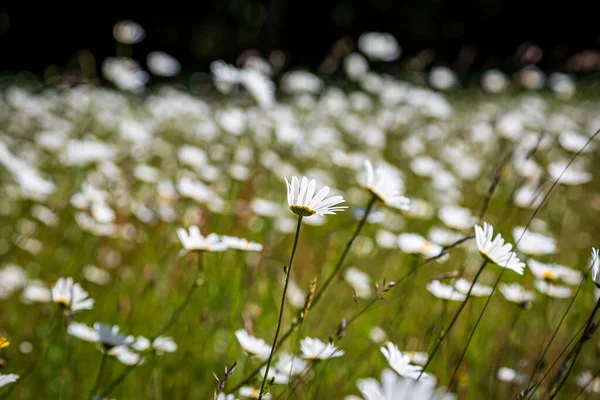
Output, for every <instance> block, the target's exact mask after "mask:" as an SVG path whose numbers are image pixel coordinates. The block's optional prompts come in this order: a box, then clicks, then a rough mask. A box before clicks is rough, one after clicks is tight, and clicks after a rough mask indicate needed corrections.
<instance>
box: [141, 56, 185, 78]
mask: <svg viewBox="0 0 600 400" xmlns="http://www.w3.org/2000/svg"><path fill="white" fill-rule="evenodd" d="M146 64H147V65H148V69H149V70H150V72H152V73H153V74H154V75H158V76H175V75H177V74H179V72H180V71H181V64H179V61H177V60H176V59H175V57H173V56H171V55H169V54H167V53H165V52H162V51H152V52H150V53H149V54H148V56H146Z"/></svg>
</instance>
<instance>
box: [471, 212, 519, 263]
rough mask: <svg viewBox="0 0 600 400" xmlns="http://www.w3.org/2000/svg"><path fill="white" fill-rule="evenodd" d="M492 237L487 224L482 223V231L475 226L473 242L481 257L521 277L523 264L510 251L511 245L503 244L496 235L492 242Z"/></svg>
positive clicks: (500, 237) (492, 233)
mask: <svg viewBox="0 0 600 400" xmlns="http://www.w3.org/2000/svg"><path fill="white" fill-rule="evenodd" d="M492 236H494V227H493V226H491V225H490V224H488V223H487V222H484V223H483V229H482V228H481V227H480V226H479V225H475V240H476V242H477V248H478V249H479V252H480V253H481V255H482V256H484V257H485V258H486V259H488V260H489V261H491V262H493V263H494V264H496V265H498V266H500V267H502V268H508V269H510V270H513V271H515V272H516V273H517V274H519V275H523V271H524V270H525V263H523V262H521V261H520V260H519V258H517V255H516V254H515V253H514V252H513V251H511V250H512V245H511V244H510V243H504V239H502V236H501V235H500V234H497V235H496V237H495V238H494V239H493V240H492Z"/></svg>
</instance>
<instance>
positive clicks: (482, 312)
mask: <svg viewBox="0 0 600 400" xmlns="http://www.w3.org/2000/svg"><path fill="white" fill-rule="evenodd" d="M504 271H506V268H502V270H501V271H500V274H499V275H498V278H497V279H496V283H494V287H493V288H492V293H490V295H489V296H488V298H487V300H486V301H485V304H484V305H483V309H482V310H481V312H480V313H479V317H478V318H477V322H475V326H474V327H473V329H472V330H471V333H470V334H469V339H468V340H467V344H466V345H465V347H464V349H463V351H462V353H461V355H460V358H459V360H458V364H456V368H454V372H452V377H451V378H450V383H449V384H448V387H450V385H451V384H452V382H454V378H455V377H456V373H457V372H458V368H459V367H460V364H461V363H462V360H463V358H464V357H465V354H466V353H467V349H468V348H469V344H471V340H472V339H473V336H474V335H475V331H476V330H477V327H478V326H479V323H480V322H481V319H482V318H483V314H484V313H485V310H486V309H487V306H488V304H490V300H491V299H492V296H493V295H494V293H495V292H496V288H498V284H499V283H500V280H501V279H502V275H504Z"/></svg>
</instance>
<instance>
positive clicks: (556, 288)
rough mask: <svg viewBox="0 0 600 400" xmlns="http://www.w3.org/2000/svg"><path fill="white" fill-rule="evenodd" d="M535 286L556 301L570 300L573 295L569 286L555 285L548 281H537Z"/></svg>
mask: <svg viewBox="0 0 600 400" xmlns="http://www.w3.org/2000/svg"><path fill="white" fill-rule="evenodd" d="M534 286H535V288H536V289H537V290H539V291H540V292H541V293H543V294H545V295H546V296H549V297H554V298H556V299H568V298H569V297H571V295H572V294H573V289H572V288H571V287H569V286H563V285H554V284H552V283H550V282H548V281H539V280H538V281H535V283H534Z"/></svg>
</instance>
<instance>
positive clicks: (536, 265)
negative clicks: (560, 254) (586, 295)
mask: <svg viewBox="0 0 600 400" xmlns="http://www.w3.org/2000/svg"><path fill="white" fill-rule="evenodd" d="M527 264H528V265H529V269H530V270H531V273H532V274H533V275H534V276H535V277H536V278H538V279H543V280H546V281H555V280H558V279H562V280H563V281H565V282H566V283H568V284H569V285H578V284H579V282H580V281H581V278H582V277H583V276H582V274H581V272H580V271H577V270H575V269H572V268H569V267H565V266H564V265H558V264H544V263H541V262H539V261H537V260H534V259H532V258H530V259H528V260H527Z"/></svg>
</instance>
